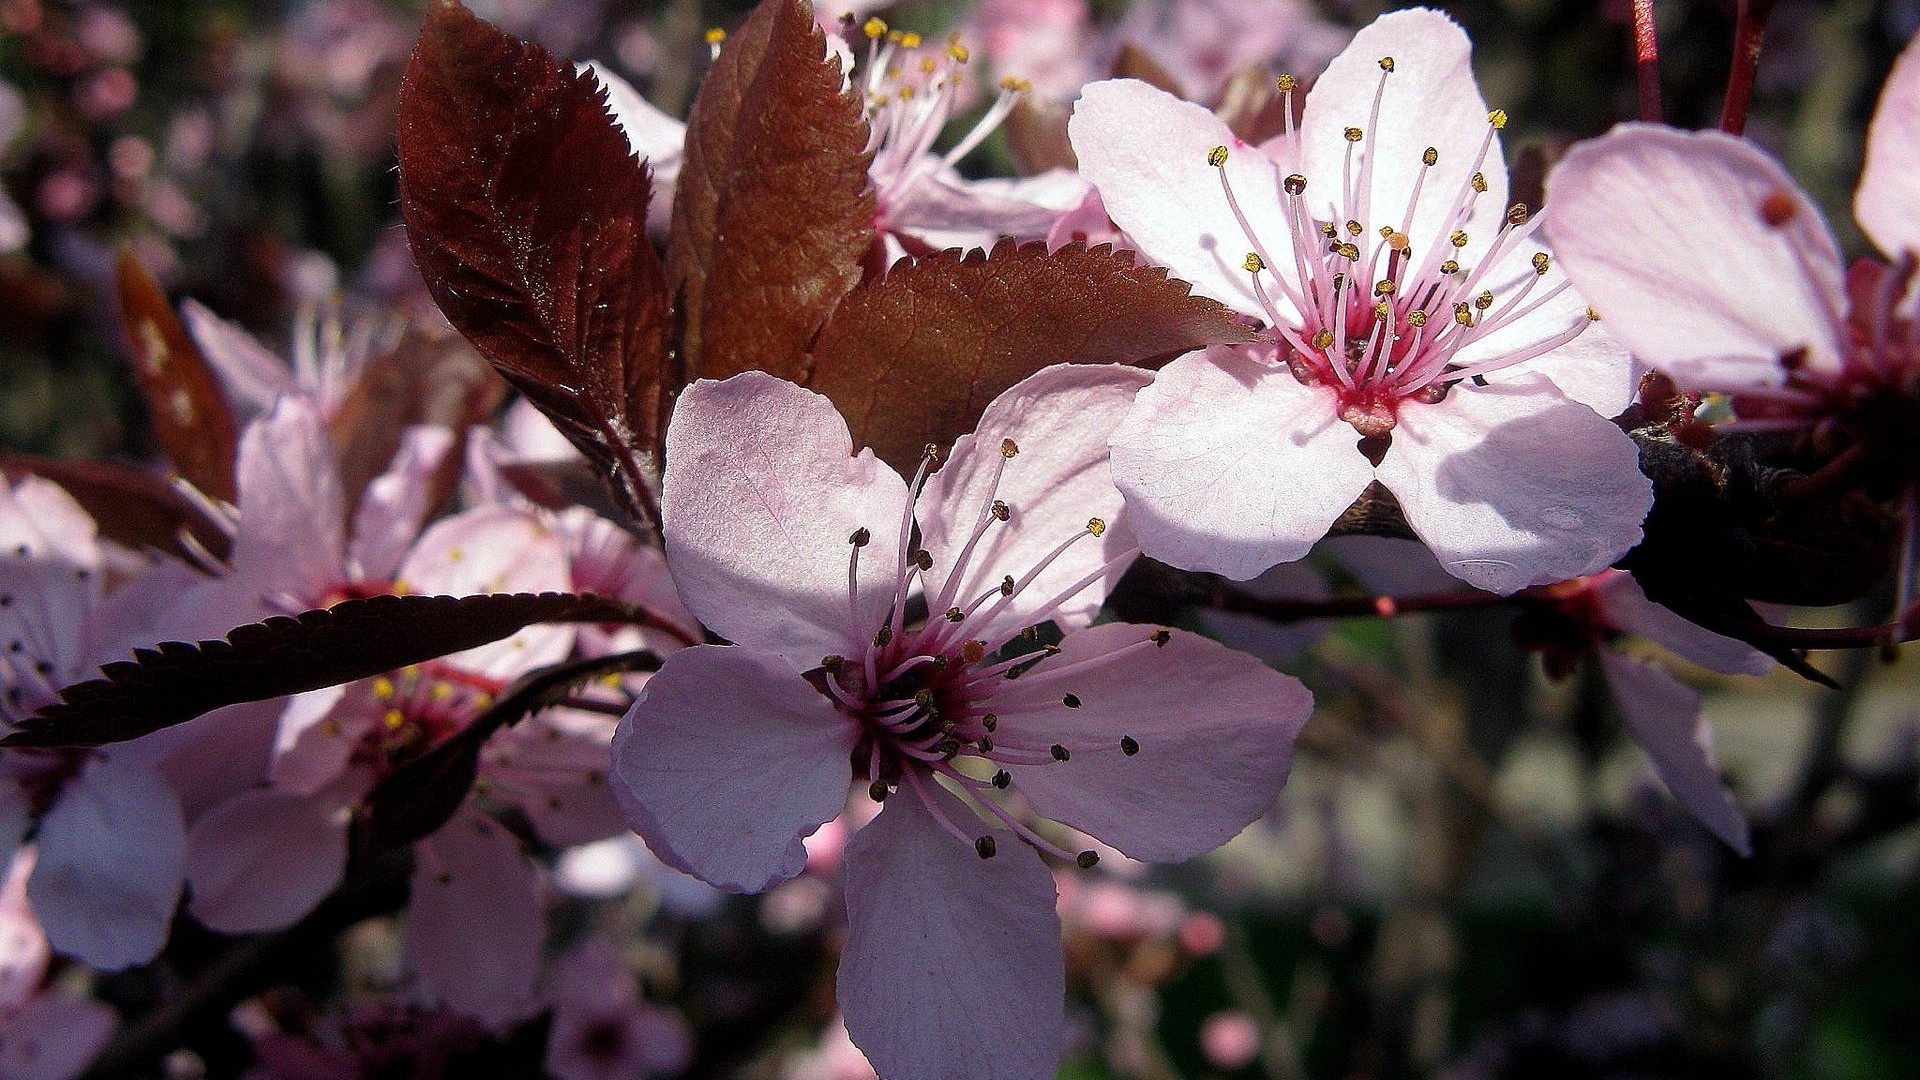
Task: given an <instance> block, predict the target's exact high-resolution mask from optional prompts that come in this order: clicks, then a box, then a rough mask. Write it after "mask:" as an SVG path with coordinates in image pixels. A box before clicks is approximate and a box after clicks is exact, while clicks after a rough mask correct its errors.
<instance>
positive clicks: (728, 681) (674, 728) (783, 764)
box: [613, 645, 859, 892]
mask: <svg viewBox="0 0 1920 1080" xmlns="http://www.w3.org/2000/svg"><path fill="white" fill-rule="evenodd" d="M858 734H859V731H858V728H857V727H856V725H855V724H854V723H853V722H852V721H851V720H849V719H847V718H846V717H843V716H841V715H840V714H839V713H838V712H837V711H836V710H835V709H834V707H833V704H832V702H830V701H828V700H827V698H826V697H825V696H824V695H823V694H821V693H820V692H819V691H817V690H815V689H814V688H813V687H812V686H811V685H810V684H809V683H808V682H807V681H806V680H805V679H803V678H801V677H800V676H799V675H797V674H795V673H794V671H793V669H792V668H791V667H790V666H788V665H787V664H786V663H785V662H784V661H782V660H781V659H780V658H779V657H775V656H770V655H768V654H765V653H757V652H752V651H750V650H747V649H742V648H730V647H726V646H717V645H699V646H695V647H693V648H691V649H686V650H683V651H681V652H677V653H674V654H673V655H672V656H669V657H667V662H666V664H665V666H663V667H662V668H661V669H660V671H659V673H657V674H656V675H654V677H653V678H651V679H649V680H647V685H646V687H645V688H644V689H643V690H641V692H640V697H639V699H638V700H637V701H635V702H634V704H633V708H632V709H629V710H628V711H627V715H626V716H625V717H623V718H622V719H621V721H620V728H619V730H618V731H617V732H616V733H615V734H614V737H613V779H614V784H613V792H614V797H615V798H616V799H618V800H620V808H621V810H622V812H623V813H624V814H625V815H626V818H627V824H628V825H630V826H632V827H633V830H634V831H635V832H637V833H639V834H640V835H641V836H642V837H643V838H645V840H646V841H647V846H648V847H650V848H652V849H653V852H654V854H655V855H658V856H659V857H660V861H662V862H664V863H666V864H667V865H669V866H672V867H675V868H676V869H680V870H684V871H686V872H687V873H689V874H693V875H694V876H695V877H698V878H700V879H702V880H704V881H706V882H707V883H709V884H712V885H717V886H719V887H720V888H723V889H728V890H730V891H733V892H758V891H759V890H761V889H764V888H766V887H767V886H768V885H770V884H772V883H773V882H776V881H784V880H785V879H787V878H790V877H792V876H794V875H795V874H798V873H799V872H800V871H801V870H803V869H805V867H806V864H807V849H806V848H805V847H804V846H803V845H802V844H801V843H800V840H801V838H802V837H804V836H807V835H808V834H810V833H812V832H813V831H814V830H815V829H818V828H819V827H820V826H821V825H823V824H825V823H827V822H828V821H831V820H833V818H834V817H836V816H838V815H839V813H840V810H841V808H842V807H843V806H844V805H845V804H846V799H847V789H848V787H849V786H850V785H851V782H852V770H851V767H850V765H849V764H848V762H849V756H850V755H851V754H852V753H853V746H854V741H855V739H856V738H857V736H858Z"/></svg>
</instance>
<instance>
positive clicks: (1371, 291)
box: [1070, 9, 1652, 593]
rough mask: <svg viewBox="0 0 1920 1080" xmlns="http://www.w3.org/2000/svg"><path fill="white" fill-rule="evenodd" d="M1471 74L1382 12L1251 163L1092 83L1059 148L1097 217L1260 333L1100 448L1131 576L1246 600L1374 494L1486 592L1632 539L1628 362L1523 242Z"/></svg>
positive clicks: (1492, 126) (1180, 369) (1567, 568)
mask: <svg viewBox="0 0 1920 1080" xmlns="http://www.w3.org/2000/svg"><path fill="white" fill-rule="evenodd" d="M1469 51H1470V45H1469V43H1468V41H1467V38H1466V35H1465V34H1464V33H1463V32H1462V31H1461V30H1460V28H1459V27H1458V26H1456V25H1455V24H1454V23H1453V22H1452V21H1451V20H1450V19H1448V18H1447V17H1446V16H1444V15H1441V14H1439V13H1438V12H1433V11H1427V10H1420V9H1416V10H1411V11H1401V12H1394V13H1392V14H1389V15H1385V16H1382V17H1381V18H1380V19H1378V20H1376V21H1375V22H1374V23H1373V24H1372V25H1371V26H1369V27H1367V28H1366V29H1364V30H1362V31H1361V32H1360V34H1359V35H1358V36H1357V37H1355V39H1354V41H1353V43H1352V44H1351V45H1350V46H1349V47H1348V48H1347V49H1346V51H1344V52H1342V53H1341V54H1340V56H1339V57H1337V58H1336V59H1335V60H1334V61H1333V63H1332V64H1331V65H1330V66H1329V67H1328V68H1327V71H1326V73H1325V74H1324V75H1322V76H1321V78H1320V80H1319V82H1318V83H1317V84H1316V85H1315V87H1314V90H1313V92H1312V93H1311V94H1309V95H1308V96H1307V102H1306V107H1305V114H1304V118H1303V119H1302V121H1301V123H1300V126H1299V127H1298V128H1297V129H1293V130H1289V131H1288V132H1287V133H1285V134H1283V135H1281V136H1279V137H1277V138H1275V139H1274V140H1272V141H1270V142H1268V143H1266V144H1264V145H1262V146H1259V147H1254V146H1249V145H1247V144H1245V143H1242V142H1240V141H1239V140H1237V139H1236V138H1235V137H1234V136H1233V135H1232V133H1231V132H1229V131H1228V129H1227V127H1226V125H1225V124H1224V123H1223V122H1221V121H1220V120H1219V119H1218V118H1216V117H1215V116H1214V115H1213V114H1212V113H1210V112H1208V111H1207V110H1206V109H1204V108H1202V107H1200V106H1198V105H1194V104H1191V103H1188V102H1183V101H1180V100H1179V99H1177V98H1174V97H1173V96H1171V95H1169V94H1166V93H1164V92H1162V91H1159V90H1156V89H1154V88H1153V87H1150V86H1147V85H1146V84H1144V83H1140V82H1134V81H1131V80H1115V81H1110V82H1103V83H1096V84H1094V85H1092V86H1089V87H1087V89H1086V92H1085V93H1084V95H1083V96H1082V98H1081V100H1080V103H1079V105H1078V106H1077V108H1076V109H1075V112H1074V117H1073V120H1072V123H1071V125H1070V131H1071V134H1072V137H1073V143H1074V147H1075V150H1076V151H1077V152H1078V154H1079V159H1080V164H1081V169H1082V171H1083V173H1084V174H1085V175H1086V176H1087V177H1088V179H1090V180H1091V181H1092V182H1093V184H1094V186H1095V187H1096V188H1097V189H1098V190H1099V192H1100V196H1101V198H1102V199H1103V200H1104V201H1105V203H1106V207H1107V212H1108V213H1110V214H1111V215H1112V216H1113V219H1114V221H1115V222H1116V223H1118V225H1119V226H1120V227H1121V228H1122V229H1123V230H1125V232H1126V233H1127V235H1128V236H1129V237H1131V238H1132V239H1133V240H1134V241H1135V242H1137V243H1138V244H1139V245H1140V247H1141V249H1142V251H1143V252H1144V253H1145V254H1146V255H1148V256H1149V257H1151V258H1152V259H1153V260H1154V261H1156V262H1159V263H1163V264H1165V265H1167V266H1168V267H1170V268H1171V269H1172V270H1173V272H1174V273H1175V274H1177V275H1179V276H1180V277H1183V278H1185V279H1187V280H1189V281H1191V282H1193V283H1194V287H1195V290H1196V291H1197V292H1200V293H1203V294H1205V295H1208V296H1212V297H1213V298H1215V299H1218V300H1220V301H1222V302H1224V303H1226V304H1228V305H1230V306H1232V307H1234V308H1236V309H1238V310H1240V311H1242V312H1245V313H1247V314H1248V315H1251V316H1254V317H1256V318H1259V319H1261V320H1263V321H1264V322H1265V323H1266V325H1267V327H1268V331H1267V333H1266V335H1265V336H1266V339H1267V340H1266V344H1265V345H1264V346H1261V347H1256V348H1247V349H1224V348H1223V349H1213V350H1209V351H1207V352H1205V353H1191V354H1188V355H1187V356H1185V357H1183V358H1181V359H1179V360H1176V361H1174V362H1173V363H1172V364H1170V365H1168V366H1167V367H1166V368H1164V369H1163V370H1162V371H1161V373H1160V375H1159V376H1158V378H1156V380H1155V381H1154V384H1153V385H1152V386H1151V387H1149V388H1147V389H1146V390H1144V391H1142V393H1141V394H1140V397H1139V400H1138V401H1137V403H1136V404H1135V406H1134V408H1133V410H1132V411H1131V412H1130V413H1129V414H1128V415H1127V418H1126V419H1125V420H1124V421H1123V422H1122V423H1121V425H1120V428H1119V429H1118V430H1117V431H1116V432H1115V433H1114V439H1113V463H1114V477H1115V480H1116V481H1117V482H1118V483H1119V485H1120V488H1121V490H1122V491H1124V492H1125V493H1126V497H1127V504H1128V510H1129V512H1130V513H1132V514H1133V522H1134V527H1135V529H1136V530H1137V531H1138V532H1139V534H1140V536H1141V541H1142V547H1143V549H1144V550H1145V551H1146V552H1147V554H1149V555H1152V556H1154V557H1156V558H1159V559H1162V560H1164V561H1168V562H1171V563H1173V564H1174V565H1176V566H1180V567H1184V568H1187V569H1193V570H1209V571H1214V572H1217V573H1222V574H1225V575H1227V576H1228V577H1232V578H1237V579H1245V578H1250V577H1252V576H1254V575H1255V574H1258V573H1259V572H1260V571H1262V570H1265V569H1266V568H1267V567H1269V566H1272V565H1274V564H1275V563H1279V562H1288V561H1291V560H1294V559H1298V558H1300V557H1301V556H1302V555H1304V554H1306V552H1307V550H1308V548H1310V547H1311V546H1312V545H1313V543H1314V542H1315V541H1317V540H1318V539H1320V537H1321V536H1323V535H1324V534H1325V533H1326V531H1327V529H1328V527H1329V526H1330V525H1332V523H1333V522H1334V521H1335V520H1336V519H1337V518H1338V517H1339V516H1340V514H1341V513H1342V512H1344V511H1345V510H1346V509H1347V507H1348V506H1350V505H1351V504H1352V503H1353V501H1354V500H1355V499H1356V498H1357V497H1358V496H1359V495H1360V494H1361V492H1362V491H1363V490H1365V489H1366V487H1367V486H1368V485H1369V484H1371V483H1373V482H1375V481H1378V482H1379V483H1380V484H1382V485H1383V486H1384V487H1385V488H1386V489H1387V490H1388V491H1390V492H1391V493H1392V494H1393V495H1394V496H1395V498H1396V499H1397V500H1398V502H1399V505H1400V508H1401V509H1402V510H1403V511H1404V512H1405V515H1406V518H1407V521H1408V524H1409V525H1410V526H1411V527H1412V529H1413V530H1414V532H1415V533H1416V534H1418V535H1419V536H1420V538H1421V539H1422V540H1423V541H1424V542H1425V543H1426V544H1427V546H1428V547H1429V548H1431V549H1432V550H1433V551H1434V553H1435V554H1436V555H1438V556H1439V557H1440V559H1441V562H1442V563H1443V564H1444V565H1445V566H1446V568H1447V570H1448V572H1450V573H1452V574H1454V575H1455V576H1457V577H1459V578H1461V579H1463V580H1465V581H1467V582H1469V583H1471V584H1473V585H1476V586H1478V587H1480V588H1483V589H1487V590H1490V591H1494V592H1501V593H1508V592H1513V591H1515V590H1517V589H1521V588H1524V587H1526V586H1528V585H1534V584H1540V583H1543V582H1549V581H1557V580H1561V579H1563V578H1567V577H1571V576H1576V575H1578V574H1584V573H1592V572H1593V571H1595V570H1598V569H1600V568H1601V567H1604V566H1606V565H1607V564H1608V563H1610V562H1612V561H1613V560H1614V559H1615V558H1617V557H1618V556H1619V555H1620V554H1621V553H1622V552H1623V551H1625V550H1626V549H1627V548H1629V547H1631V546H1632V545H1633V544H1634V543H1636V542H1638V540H1639V538H1640V521H1641V518H1642V517H1643V516H1644V515H1645V513H1646V510H1647V508H1648V506H1649V505H1650V504H1651V501H1652V487H1651V485H1650V484H1649V483H1648V481H1647V480H1646V478H1645V477H1643V476H1641V475H1640V473H1639V470H1638V468H1637V457H1638V455H1637V452H1636V449H1635V447H1634V444H1633V441H1632V440H1631V439H1629V438H1627V436H1626V435H1625V434H1624V433H1622V432H1621V431H1620V430H1619V429H1618V428H1616V427H1614V426H1613V424H1611V423H1610V422H1608V421H1607V420H1606V419H1605V416H1611V415H1613V414H1614V413H1616V412H1618V411H1619V410H1620V409H1621V408H1624V407H1625V405H1626V404H1627V402H1628V400H1629V398H1630V392H1631V388H1632V383H1631V378H1630V372H1629V360H1628V358H1627V356H1626V354H1625V352H1624V351H1623V350H1621V349H1620V348H1619V347H1618V346H1617V345H1615V344H1614V343H1613V342H1612V341H1611V339H1609V338H1607V337H1606V335H1605V334H1604V333H1603V332H1601V331H1600V330H1598V328H1596V327H1594V326H1592V325H1591V320H1590V318H1589V312H1588V311H1587V307H1586V303H1585V301H1583V300H1582V299H1581V298H1580V297H1579V296H1578V295H1577V294H1576V293H1574V292H1573V291H1572V289H1571V287H1570V286H1569V285H1568V283H1567V282H1566V281H1565V279H1564V278H1563V277H1562V276H1561V275H1560V274H1559V272H1558V271H1557V270H1556V269H1555V268H1554V266H1553V264H1552V259H1551V257H1550V256H1549V255H1548V254H1547V253H1546V252H1545V251H1544V250H1542V249H1541V248H1540V246H1539V245H1538V244H1536V243H1534V242H1533V240H1532V235H1533V233H1534V230H1535V229H1536V228H1537V226H1538V225H1539V223H1540V220H1541V218H1540V215H1537V214H1531V213H1530V212H1529V211H1528V209H1527V208H1526V207H1522V206H1515V207H1513V208H1511V209H1509V208H1506V207H1504V200H1505V198H1506V187H1507V184H1506V169H1505V167H1504V165H1503V163H1502V160H1501V156H1500V151H1499V139H1498V129H1499V128H1500V126H1501V125H1502V124H1504V122H1505V114H1504V113H1499V112H1489V111H1488V109H1487V107H1486V103H1485V102H1484V101H1483V100H1482V99H1481V97H1480V92H1479V89H1478V88H1477V87H1476V86H1475V84H1474V81H1473V75H1472V70H1471V66H1470V64H1469ZM1596 410H1598V411H1597V412H1596ZM1602 414H1604V415H1602ZM1304 478H1311V479H1310V480H1305V479H1304ZM1303 480H1304V482H1303Z"/></svg>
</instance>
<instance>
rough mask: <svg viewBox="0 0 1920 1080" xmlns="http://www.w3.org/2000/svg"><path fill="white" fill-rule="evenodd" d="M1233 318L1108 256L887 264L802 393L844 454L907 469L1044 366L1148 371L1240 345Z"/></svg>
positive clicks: (816, 357)
mask: <svg viewBox="0 0 1920 1080" xmlns="http://www.w3.org/2000/svg"><path fill="white" fill-rule="evenodd" d="M1250 336H1251V335H1250V333H1249V331H1248V330H1247V328H1246V327H1245V326H1244V325H1242V324H1240V323H1238V322H1236V321H1235V320H1234V318H1233V313H1232V312H1231V311H1229V310H1227V309H1226V308H1225V307H1222V306H1221V305H1220V304H1217V303H1215V302H1214V301H1212V300H1207V299H1203V298H1201V297H1197V296H1192V295H1189V293H1188V286H1187V284H1186V283H1185V282H1183V281H1179V280H1176V279H1171V278H1168V277H1167V273H1166V271H1165V270H1163V269H1159V268H1157V267H1155V268H1143V267H1137V266H1135V265H1134V263H1133V259H1132V258H1131V257H1130V256H1128V255H1126V254H1121V253H1116V252H1114V251H1113V250H1112V249H1110V248H1106V247H1099V248H1094V249H1092V250H1088V249H1086V248H1084V247H1081V246H1079V245H1077V244H1075V245H1068V246H1067V247H1064V248H1061V249H1060V250H1059V251H1057V252H1054V253H1052V254H1048V253H1047V250H1046V247H1045V245H1042V244H1027V245H1025V246H1017V245H1015V244H1014V243H1013V242H1012V241H1002V242H1001V243H1000V244H998V245H997V246H995V248H994V249H993V253H992V254H991V255H983V254H982V253H981V252H979V251H978V250H975V251H972V252H969V253H967V254H966V255H965V256H962V255H961V253H960V252H958V251H947V252H942V253H941V254H939V255H934V256H931V257H929V258H925V259H921V260H919V261H917V262H914V263H910V264H901V265H897V266H895V267H894V268H893V270H892V271H890V272H889V273H888V274H887V276H886V277H884V278H882V279H880V280H878V281H875V282H872V283H870V284H868V285H866V286H865V287H863V288H861V289H859V290H857V291H856V292H854V293H853V294H852V295H850V296H848V297H847V299H846V301H845V302H844V303H842V304H841V305H840V310H839V311H838V312H836V313H835V314H834V317H833V321H832V322H831V323H829V324H828V325H827V328H826V329H825V330H824V331H822V332H821V334H820V341H819V344H818V347H817V348H816V349H815V350H814V353H813V357H812V365H811V371H810V376H809V379H808V385H810V386H812V387H813V389H815V390H818V391H819V392H821V393H823V394H825V395H827V396H828V397H830V398H832V399H833V401H834V404H836V405H838V406H839V407H840V411H841V412H842V413H844V414H845V415H846V418H847V423H848V424H849V425H850V426H851V427H852V429H853V435H854V442H855V443H856V444H864V445H867V446H871V447H873V448H874V451H875V452H876V453H878V454H879V455H880V457H881V458H883V459H885V460H886V461H888V462H889V463H891V464H893V465H894V466H895V467H898V468H911V467H912V463H913V462H914V461H915V460H916V459H917V458H918V457H919V455H920V452H921V450H922V448H923V447H924V446H925V445H926V444H927V443H929V442H936V443H942V444H945V443H947V442H949V441H951V440H952V439H954V438H956V437H958V436H960V435H962V434H965V433H966V432H968V431H970V430H972V428H973V425H974V422H975V421H976V420H978V419H979V418H980V411H981V410H982V409H983V408H985V407H986V404H987V402H989V401H992V400H993V398H994V397H995V396H996V395H998V394H999V393H1000V392H1001V391H1002V390H1005V389H1007V388H1008V387H1010V386H1012V385H1013V384H1014V383H1017V382H1019V381H1020V380H1021V379H1024V378H1026V377H1027V376H1028V375H1031V374H1033V373H1034V372H1036V371H1038V370H1040V369H1041V368H1043V367H1046V366H1048V365H1049V364H1059V363H1069V362H1074V363H1084V364H1102V363H1120V364H1153V363H1156V362H1162V361H1165V360H1168V359H1171V358H1173V357H1175V356H1178V355H1179V354H1181V353H1183V352H1187V351H1189V350H1192V349H1198V348H1203V347H1205V346H1207V345H1215V344H1224V343H1227V342H1238V341H1247V340H1249V339H1250Z"/></svg>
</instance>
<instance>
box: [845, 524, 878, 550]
mask: <svg viewBox="0 0 1920 1080" xmlns="http://www.w3.org/2000/svg"><path fill="white" fill-rule="evenodd" d="M872 542H873V532H872V530H870V529H868V528H867V527H866V526H865V525H862V526H860V527H859V528H857V529H855V530H853V535H851V536H849V537H847V543H849V544H852V545H853V546H854V547H857V548H861V547H866V546H867V545H868V544H870V543H872Z"/></svg>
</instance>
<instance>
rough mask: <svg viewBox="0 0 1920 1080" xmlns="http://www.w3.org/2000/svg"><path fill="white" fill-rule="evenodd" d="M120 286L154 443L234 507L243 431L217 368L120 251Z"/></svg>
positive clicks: (196, 482)
mask: <svg viewBox="0 0 1920 1080" xmlns="http://www.w3.org/2000/svg"><path fill="white" fill-rule="evenodd" d="M114 281H115V284H116V286H117V288H118V292H119V296H120V322H121V325H122V326H123V327H124V328H125V330H126V333H127V344H128V346H129V347H130V348H131V349H132V352H133V374H134V379H135V381H136V382H137V383H138V384H139V386H140V393H141V396H142V397H144V398H145V399H146V402H147V416H148V419H149V422H151V423H152V425H153V434H154V438H155V439H157V440H158V441H159V443H160V449H162V450H164V451H165V452H166V455H167V458H168V460H170V461H171V462H172V463H173V467H174V469H175V470H176V471H177V472H179V474H180V475H181V476H182V477H184V478H185V479H186V481H187V482H188V483H190V484H192V485H193V486H194V487H197V488H199V489H200V490H201V491H203V492H205V493H206V494H208V495H211V496H213V497H215V498H218V499H225V500H227V501H228V502H232V501H233V498H234V489H233V460H234V455H235V453H236V450H237V448H238V446H239V429H238V427H237V425H236V424H235V423H234V419H233V410H232V409H231V408H230V407H229V406H228V405H227V399H226V396H225V395H223V394H222V393H221V392H220V384H219V382H218V381H217V380H215V379H214V377H213V370H212V369H211V368H209V367H208V366H207V359H206V357H204V356H202V355H200V349H199V347H198V346H196V345H194V343H193V339H192V338H191V337H189V336H187V328H186V327H184V326H182V325H180V318H179V316H177V315H175V314H174V313H173V305H172V304H170V303H168V302H167V293H166V290H164V289H162V288H161V287H160V283H159V282H157V281H155V280H154V279H153V275H152V274H149V273H147V269H146V267H144V266H141V265H140V260H138V259H136V258H134V257H133V253H132V252H131V251H122V252H121V253H120V258H119V260H118V262H117V263H116V264H115V266H114Z"/></svg>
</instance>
